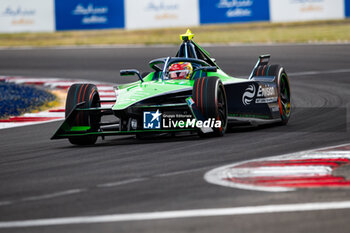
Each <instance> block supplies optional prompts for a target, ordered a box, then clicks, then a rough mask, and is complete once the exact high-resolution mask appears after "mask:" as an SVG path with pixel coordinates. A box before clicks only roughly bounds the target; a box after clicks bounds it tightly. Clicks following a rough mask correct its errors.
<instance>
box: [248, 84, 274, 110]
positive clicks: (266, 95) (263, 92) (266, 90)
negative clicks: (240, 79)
mask: <svg viewBox="0 0 350 233" xmlns="http://www.w3.org/2000/svg"><path fill="white" fill-rule="evenodd" d="M254 98H255V103H256V104H266V103H272V102H276V101H277V96H276V89H275V88H274V87H269V86H267V87H263V86H259V88H258V91H256V87H255V85H254V84H250V85H249V86H248V87H247V88H246V89H245V91H244V93H243V96H242V102H243V104H244V105H245V106H247V105H250V104H251V103H252V102H253V100H254Z"/></svg>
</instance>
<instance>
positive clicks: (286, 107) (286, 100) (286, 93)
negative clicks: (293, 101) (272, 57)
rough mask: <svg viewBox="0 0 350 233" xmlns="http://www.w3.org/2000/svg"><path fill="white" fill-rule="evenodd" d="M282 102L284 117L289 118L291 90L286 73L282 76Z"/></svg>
mask: <svg viewBox="0 0 350 233" xmlns="http://www.w3.org/2000/svg"><path fill="white" fill-rule="evenodd" d="M280 100H281V107H282V111H283V115H285V116H286V117H289V115H290V89H289V84H288V79H287V75H286V73H283V74H282V76H281V82H280Z"/></svg>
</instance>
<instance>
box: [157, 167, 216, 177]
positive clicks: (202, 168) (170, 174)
mask: <svg viewBox="0 0 350 233" xmlns="http://www.w3.org/2000/svg"><path fill="white" fill-rule="evenodd" d="M212 167H213V166H210V167H201V168H195V169H189V170H183V171H176V172H169V173H163V174H158V175H155V177H166V176H176V175H182V174H187V173H191V172H197V171H201V170H205V169H209V168H212Z"/></svg>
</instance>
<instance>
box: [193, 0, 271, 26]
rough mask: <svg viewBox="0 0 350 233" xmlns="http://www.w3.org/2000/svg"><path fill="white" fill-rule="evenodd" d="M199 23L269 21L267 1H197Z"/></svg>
mask: <svg viewBox="0 0 350 233" xmlns="http://www.w3.org/2000/svg"><path fill="white" fill-rule="evenodd" d="M199 9H200V12H199V13H200V23H201V24H206V23H234V22H251V21H269V20H270V9H269V0H199Z"/></svg>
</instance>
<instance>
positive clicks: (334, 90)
mask: <svg viewBox="0 0 350 233" xmlns="http://www.w3.org/2000/svg"><path fill="white" fill-rule="evenodd" d="M176 50H177V47H146V48H81V49H68V48H66V49H28V50H16V49H12V50H1V51H0V73H1V75H24V76H31V77H60V78H82V79H90V80H99V81H107V82H120V83H125V82H129V81H133V80H135V79H134V78H132V77H123V78H121V77H119V74H118V73H119V70H120V69H123V68H137V69H139V70H141V71H147V70H149V68H148V66H147V61H149V60H151V59H152V58H155V57H162V56H168V55H173V54H175V53H176ZM208 50H209V52H211V54H212V56H213V57H215V58H216V59H217V62H218V64H219V65H220V66H221V67H222V68H223V69H224V70H225V71H226V72H227V73H229V74H232V75H236V76H248V75H249V73H250V71H251V69H252V67H253V66H254V64H255V62H256V60H257V57H258V55H260V54H265V53H270V54H272V63H280V64H283V66H284V67H285V68H286V70H287V72H288V73H289V76H290V82H291V87H292V95H293V98H292V101H293V107H294V112H293V115H292V117H291V119H290V123H289V124H288V125H287V126H284V127H253V128H249V129H234V130H232V131H231V132H229V133H227V134H226V135H225V137H223V138H211V139H200V138H198V137H196V136H178V137H175V138H169V137H162V138H156V139H148V140H137V139H135V138H134V137H132V136H131V137H130V136H128V137H119V138H118V137H111V138H106V140H105V141H102V140H101V139H99V141H98V143H97V144H96V145H95V146H91V147H74V146H71V145H70V144H69V143H68V141H66V140H58V141H50V140H49V138H50V137H51V135H52V134H53V132H54V131H55V129H56V128H57V127H58V126H59V124H60V122H55V123H49V124H43V125H34V126H26V127H19V128H13V129H4V130H1V131H0V154H1V156H0V179H1V182H0V221H1V222H4V221H14V220H26V219H42V218H58V217H73V216H95V215H106V214H128V213H139V212H154V211H172V210H192V209H210V208H228V207H230V208H231V207H246V206H261V205H278V204H291V203H315V202H338V201H339V202H340V201H349V194H350V190H349V189H304V190H298V191H295V192H282V193H269V192H259V191H247V190H240V189H233V188H226V187H221V186H217V185H212V184H209V183H206V182H205V181H204V179H203V175H204V174H205V172H207V171H208V170H210V169H212V168H215V167H218V166H222V165H225V164H229V163H233V162H238V161H243V160H247V159H254V158H260V157H266V156H273V155H280V154H285V153H291V152H297V151H301V150H307V149H313V148H318V147H325V146H332V145H338V144H343V143H349V139H350V132H349V123H348V122H350V115H349V111H348V110H347V109H348V108H349V104H350V91H349V90H350V69H349V63H350V58H349V54H350V45H278V46H232V47H227V46H213V47H208ZM349 217H350V210H349V209H345V210H314V211H306V212H288V213H261V214H250V215H232V216H214V217H213V216H212V217H195V218H171V219H158V220H147V221H131V222H110V223H91V224H75V225H59V226H44V227H26V228H8V229H0V232H276V233H277V232H317V233H319V232H349V231H350V227H349V222H348V221H349Z"/></svg>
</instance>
